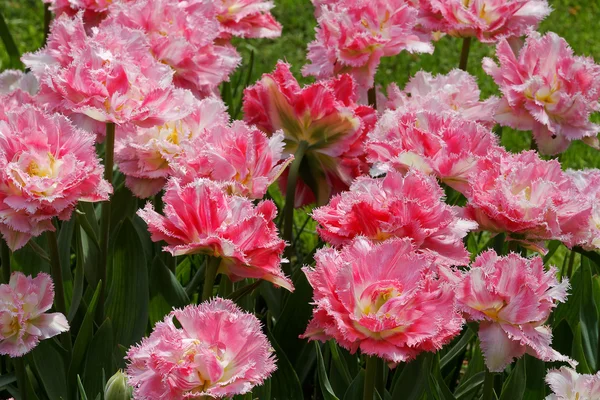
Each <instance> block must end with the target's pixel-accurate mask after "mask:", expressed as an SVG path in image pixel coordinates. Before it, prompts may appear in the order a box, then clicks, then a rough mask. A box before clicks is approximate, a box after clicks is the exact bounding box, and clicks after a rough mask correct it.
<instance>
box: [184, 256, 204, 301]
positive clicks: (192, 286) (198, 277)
mask: <svg viewBox="0 0 600 400" xmlns="http://www.w3.org/2000/svg"><path fill="white" fill-rule="evenodd" d="M206 264H207V261H206V260H204V262H203V263H202V265H201V266H200V267H199V268H198V270H197V271H196V273H195V274H194V276H192V278H191V279H190V281H189V282H188V284H187V286H186V287H185V293H186V294H187V295H188V297H190V298H191V297H192V295H193V294H194V293H196V287H197V286H198V285H199V284H200V282H202V277H203V276H204V275H205V272H206Z"/></svg>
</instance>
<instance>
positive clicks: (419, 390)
mask: <svg viewBox="0 0 600 400" xmlns="http://www.w3.org/2000/svg"><path fill="white" fill-rule="evenodd" d="M432 359H433V354H431V353H422V354H421V355H419V356H418V357H417V358H416V359H415V360H413V361H411V362H409V363H408V364H406V365H405V366H404V368H403V369H402V372H401V373H400V377H399V378H398V379H396V380H395V382H394V385H393V387H392V390H391V391H392V399H393V400H418V399H420V398H421V396H422V395H423V393H424V392H425V388H426V386H427V385H428V379H429V374H430V373H431V366H432Z"/></svg>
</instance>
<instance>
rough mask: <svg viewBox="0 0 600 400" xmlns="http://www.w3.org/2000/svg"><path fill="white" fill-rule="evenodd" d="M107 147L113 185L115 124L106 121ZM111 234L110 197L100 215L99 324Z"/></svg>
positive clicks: (107, 168)
mask: <svg viewBox="0 0 600 400" xmlns="http://www.w3.org/2000/svg"><path fill="white" fill-rule="evenodd" d="M105 144H106V149H105V151H104V179H105V180H106V181H107V182H108V183H110V184H111V185H112V183H113V181H112V180H113V162H114V155H115V124H114V122H107V123H106V139H105ZM109 234H110V199H109V200H108V201H105V202H103V203H102V209H101V215H100V262H99V265H98V269H99V276H100V279H101V280H102V283H101V286H100V298H99V299H98V311H97V313H96V317H97V322H98V324H99V325H100V324H102V322H103V321H104V303H105V301H106V283H107V281H106V270H107V263H108V239H109Z"/></svg>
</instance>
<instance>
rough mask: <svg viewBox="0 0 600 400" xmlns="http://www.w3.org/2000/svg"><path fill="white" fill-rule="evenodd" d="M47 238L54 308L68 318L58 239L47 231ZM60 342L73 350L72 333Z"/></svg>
mask: <svg viewBox="0 0 600 400" xmlns="http://www.w3.org/2000/svg"><path fill="white" fill-rule="evenodd" d="M46 238H47V239H48V247H49V248H50V272H51V275H52V281H53V282H54V308H55V309H56V311H58V312H59V313H61V314H62V315H64V316H65V317H66V316H67V315H69V314H68V312H67V303H66V301H65V288H64V285H63V276H62V267H61V265H60V253H59V252H58V238H57V236H56V232H54V231H46ZM60 340H61V343H62V345H63V346H64V348H65V349H66V350H67V351H68V352H69V353H70V352H71V350H72V344H71V334H70V331H66V332H64V333H63V334H61V335H60Z"/></svg>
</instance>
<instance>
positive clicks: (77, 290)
mask: <svg viewBox="0 0 600 400" xmlns="http://www.w3.org/2000/svg"><path fill="white" fill-rule="evenodd" d="M75 232H76V234H75V255H76V263H75V278H74V280H73V294H72V296H71V305H70V306H69V315H68V320H69V321H73V318H75V314H77V309H78V308H79V304H81V298H82V296H83V287H84V284H85V282H84V276H85V272H84V268H85V266H84V264H85V256H84V254H83V245H82V239H81V236H82V235H85V233H84V232H83V231H82V230H81V229H80V228H79V226H76V228H75Z"/></svg>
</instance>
